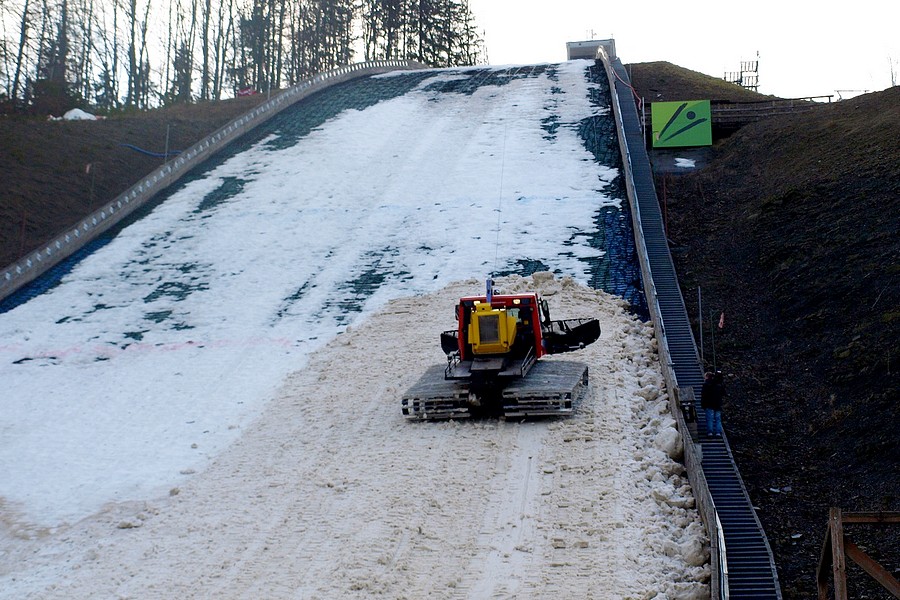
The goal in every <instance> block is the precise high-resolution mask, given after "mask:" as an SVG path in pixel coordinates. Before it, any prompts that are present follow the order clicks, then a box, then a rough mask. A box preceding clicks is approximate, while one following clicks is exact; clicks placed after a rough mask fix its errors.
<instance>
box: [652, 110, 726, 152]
mask: <svg viewBox="0 0 900 600" xmlns="http://www.w3.org/2000/svg"><path fill="white" fill-rule="evenodd" d="M650 117H651V119H652V123H653V147H654V148H679V147H684V146H710V145H712V120H711V111H710V107H709V100H688V101H687V102H654V103H653V104H651V105H650Z"/></svg>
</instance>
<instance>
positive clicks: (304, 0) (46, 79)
mask: <svg viewBox="0 0 900 600" xmlns="http://www.w3.org/2000/svg"><path fill="white" fill-rule="evenodd" d="M0 26H2V31H0V112H12V111H27V112H34V113H38V114H48V113H52V114H61V112H63V111H65V110H66V109H68V108H73V107H82V108H86V107H90V108H92V109H94V110H97V111H113V110H120V109H143V108H149V107H153V106H159V105H168V104H172V103H179V102H191V101H197V100H217V99H222V98H229V97H232V96H234V95H236V94H237V93H239V92H241V91H244V93H252V92H267V91H269V90H271V89H278V88H283V87H287V86H290V85H293V84H295V83H297V82H298V81H301V80H302V79H304V78H306V77H309V76H310V75H312V74H315V73H319V72H322V71H325V70H328V69H331V68H334V67H337V66H340V65H345V64H348V63H350V62H354V61H359V60H375V59H409V60H417V61H419V62H422V63H424V64H427V65H430V66H457V65H471V64H478V63H480V62H485V56H484V44H483V39H482V36H481V35H480V32H479V31H478V29H477V27H476V25H475V20H474V16H473V14H472V11H471V10H470V8H469V1H468V0H164V1H159V0H0Z"/></svg>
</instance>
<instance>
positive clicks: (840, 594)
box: [828, 508, 847, 600]
mask: <svg viewBox="0 0 900 600" xmlns="http://www.w3.org/2000/svg"><path fill="white" fill-rule="evenodd" d="M828 528H829V529H830V530H831V571H832V573H834V600H847V565H846V564H845V563H844V523H843V522H842V521H841V509H840V508H831V510H829V511H828Z"/></svg>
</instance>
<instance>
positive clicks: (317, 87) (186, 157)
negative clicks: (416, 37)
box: [0, 60, 425, 300]
mask: <svg viewBox="0 0 900 600" xmlns="http://www.w3.org/2000/svg"><path fill="white" fill-rule="evenodd" d="M424 67H425V65H422V64H420V63H417V62H415V61H408V60H379V61H371V62H364V63H355V64H352V65H347V66H344V67H339V68H337V69H333V70H331V71H328V72H325V73H320V74H318V75H316V76H314V77H311V78H309V79H306V80H304V81H301V82H300V83H298V84H297V85H294V86H292V87H290V88H288V89H286V90H284V91H282V92H280V93H279V94H278V95H276V96H273V97H271V98H269V99H268V100H266V101H265V102H264V103H262V104H260V105H259V106H257V107H256V108H254V109H253V110H251V111H249V112H247V113H246V114H244V115H242V116H241V117H238V118H237V119H235V120H234V121H232V122H231V123H229V124H228V125H226V126H224V127H222V128H220V129H219V130H218V131H216V132H214V133H212V134H211V135H209V136H207V137H205V138H204V139H202V140H200V141H199V142H197V143H196V144H194V145H193V146H191V147H190V148H188V149H187V150H185V151H183V152H181V153H180V154H179V155H178V156H177V157H176V158H174V159H172V160H169V161H167V162H166V163H165V164H164V165H163V166H162V167H160V168H158V169H156V170H155V171H153V172H152V173H150V174H149V175H147V176H146V177H144V178H143V179H141V181H139V182H137V183H136V184H134V185H133V186H131V187H130V188H129V189H127V190H126V191H125V192H124V193H122V194H120V195H119V196H117V197H116V198H114V199H113V200H112V201H110V202H108V203H107V204H105V205H103V206H102V207H100V208H99V209H98V210H96V211H95V212H93V213H92V214H90V215H88V216H87V217H85V218H84V219H82V220H81V221H80V222H79V223H78V224H77V225H75V226H74V227H72V228H71V229H68V230H67V231H65V232H64V233H62V234H60V235H59V236H57V237H56V238H55V239H52V240H50V241H49V242H47V243H46V244H42V246H41V247H40V248H38V249H37V250H35V251H34V252H31V253H29V254H28V255H27V256H25V257H23V258H22V259H20V260H19V261H17V262H15V263H13V264H12V265H9V266H8V267H6V268H5V269H3V271H2V272H0V300H2V299H4V298H6V297H7V296H9V295H10V294H12V293H13V292H15V291H16V290H18V289H19V288H21V287H22V286H24V285H25V284H27V283H29V282H31V281H33V280H34V279H36V278H37V277H39V276H41V275H42V274H43V273H45V272H46V271H47V270H49V269H51V268H52V267H53V266H55V265H57V264H58V263H59V262H61V261H62V260H64V259H66V258H68V257H69V256H71V255H72V254H74V253H75V252H77V251H78V250H79V249H81V248H82V247H84V245H85V244H87V243H88V242H90V241H91V240H93V239H95V238H96V237H97V236H99V235H100V234H102V233H103V232H105V231H106V230H108V229H110V228H111V227H113V226H114V225H116V224H117V223H119V222H120V221H121V220H122V219H124V218H125V217H126V216H128V215H129V214H131V213H132V212H134V211H135V210H136V209H138V208H139V207H141V206H142V205H143V204H145V203H146V202H147V201H148V200H150V199H151V198H152V197H153V196H155V195H156V194H158V193H159V192H161V191H162V190H164V189H165V188H166V187H168V186H169V185H171V184H172V183H174V182H175V181H177V180H178V179H179V178H180V177H181V176H182V175H184V174H185V173H187V172H188V171H190V170H191V169H193V168H194V167H196V166H197V165H199V164H200V163H202V162H203V161H205V160H206V159H208V158H209V157H210V156H212V155H213V154H215V153H216V152H218V151H219V150H221V149H222V148H224V147H225V146H227V145H228V144H229V143H231V142H232V141H234V140H235V139H237V138H238V137H240V136H242V135H243V134H245V133H247V132H248V131H250V130H251V129H253V128H254V127H256V126H258V125H260V124H261V123H263V122H265V121H267V120H268V119H270V118H272V117H273V116H275V115H276V114H278V113H279V112H281V111H282V110H284V109H286V108H288V107H289V106H291V105H293V104H294V103H296V102H298V101H299V100H302V99H303V98H306V97H307V96H309V95H311V94H314V93H316V92H318V91H321V90H323V89H325V88H327V87H330V86H333V85H337V84H339V83H343V82H345V81H349V80H351V79H355V78H357V77H365V76H368V75H376V74H379V73H387V72H390V71H396V70H406V69H421V68H424Z"/></svg>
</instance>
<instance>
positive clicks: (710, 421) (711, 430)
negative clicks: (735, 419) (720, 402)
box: [706, 408, 722, 435]
mask: <svg viewBox="0 0 900 600" xmlns="http://www.w3.org/2000/svg"><path fill="white" fill-rule="evenodd" d="M720 433H722V411H721V410H716V409H714V408H707V409H706V434H707V435H719V434H720Z"/></svg>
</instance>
